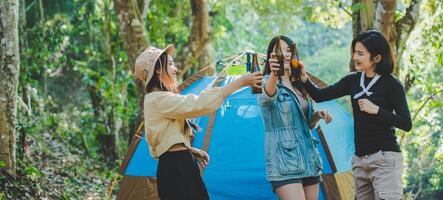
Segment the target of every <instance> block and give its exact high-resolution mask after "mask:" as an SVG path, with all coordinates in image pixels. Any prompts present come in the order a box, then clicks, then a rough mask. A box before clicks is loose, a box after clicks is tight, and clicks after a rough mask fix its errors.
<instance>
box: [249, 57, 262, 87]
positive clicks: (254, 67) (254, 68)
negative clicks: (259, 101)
mask: <svg viewBox="0 0 443 200" xmlns="http://www.w3.org/2000/svg"><path fill="white" fill-rule="evenodd" d="M258 71H260V65H259V64H258V58H257V53H253V54H252V66H251V73H254V72H258ZM258 85H259V86H261V83H260V84H258ZM251 92H252V94H261V93H262V89H261V88H257V87H254V86H251Z"/></svg>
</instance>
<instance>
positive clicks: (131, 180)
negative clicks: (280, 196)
mask: <svg viewBox="0 0 443 200" xmlns="http://www.w3.org/2000/svg"><path fill="white" fill-rule="evenodd" d="M235 78H236V76H228V77H226V78H225V79H224V80H223V82H222V83H221V85H225V84H227V83H229V82H232V81H233V80H235ZM191 79H192V80H190V81H189V80H188V85H189V86H187V87H186V88H184V89H183V88H182V89H183V90H182V92H181V93H182V94H198V93H199V92H200V91H202V90H203V89H205V88H206V87H207V86H208V85H209V84H210V83H211V82H213V81H214V77H202V76H196V77H194V78H191ZM311 79H313V80H314V81H315V82H316V84H317V85H323V86H324V85H325V84H324V83H322V82H321V81H319V80H318V79H317V78H315V77H313V76H311ZM315 108H316V109H326V110H328V111H329V112H330V113H331V114H332V116H333V118H334V119H333V123H330V124H328V125H326V124H324V123H323V122H321V123H320V127H321V128H317V129H315V130H313V135H314V137H316V138H317V139H319V141H321V142H320V143H319V145H318V148H319V151H320V154H321V156H322V160H323V164H324V170H323V173H324V175H323V176H322V178H323V182H322V184H321V187H320V196H319V199H354V195H353V193H354V189H353V181H352V175H351V172H350V170H351V158H352V155H353V153H354V140H353V118H352V116H350V114H349V113H348V112H346V111H345V110H344V109H343V108H342V107H341V106H340V105H339V104H338V103H337V102H335V101H328V102H323V103H319V104H316V105H315ZM196 122H197V124H198V125H199V126H200V127H202V131H201V132H200V133H197V134H196V137H195V140H194V146H196V147H198V148H202V149H204V150H207V151H208V153H209V155H210V157H211V163H210V165H209V166H208V167H207V168H206V169H205V170H204V172H203V178H204V181H205V183H206V186H207V188H208V191H209V193H210V197H211V199H214V200H218V199H248V200H251V199H277V196H276V195H275V194H274V193H273V192H272V190H271V187H270V184H269V182H268V181H266V178H265V165H264V163H265V161H264V142H263V141H264V128H263V123H262V119H261V113H260V108H259V105H258V104H257V98H256V95H253V94H251V91H250V88H249V87H244V88H242V89H240V90H239V91H237V92H235V93H234V94H232V95H230V96H229V97H228V98H226V100H225V101H224V103H223V105H222V106H221V107H220V108H219V109H218V110H217V111H216V113H213V114H211V115H209V116H204V117H200V118H197V119H196ZM147 145H148V144H147V143H146V140H145V137H140V138H139V139H138V142H137V144H136V145H133V147H132V150H130V151H129V153H128V155H127V157H126V159H125V162H124V163H123V164H122V167H121V172H122V173H123V175H124V180H123V182H122V184H121V187H120V191H119V196H120V197H123V196H125V195H126V198H127V197H128V195H129V194H131V193H132V195H135V194H134V192H141V191H140V190H144V197H146V199H157V197H156V189H155V188H156V187H155V175H156V168H157V161H156V160H154V159H152V158H151V156H150V154H149V148H148V146H147ZM125 179H126V180H125ZM136 179H137V180H138V181H139V182H140V181H141V180H140V179H148V180H149V181H145V183H147V184H146V185H144V186H143V187H145V188H144V189H143V187H142V189H140V188H136V187H132V188H131V185H132V186H133V185H134V184H135V182H137V180H136ZM131 190H133V191H131ZM124 193H126V194H124ZM133 197H134V196H133ZM121 199H123V198H121Z"/></svg>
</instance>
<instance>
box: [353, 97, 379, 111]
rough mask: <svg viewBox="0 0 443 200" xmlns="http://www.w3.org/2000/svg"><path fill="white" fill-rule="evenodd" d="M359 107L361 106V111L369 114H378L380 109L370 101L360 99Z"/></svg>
mask: <svg viewBox="0 0 443 200" xmlns="http://www.w3.org/2000/svg"><path fill="white" fill-rule="evenodd" d="M358 105H359V106H360V110H361V111H363V112H366V113H369V114H377V113H378V110H379V107H378V106H377V105H375V104H373V103H372V102H371V101H369V100H368V99H359V100H358Z"/></svg>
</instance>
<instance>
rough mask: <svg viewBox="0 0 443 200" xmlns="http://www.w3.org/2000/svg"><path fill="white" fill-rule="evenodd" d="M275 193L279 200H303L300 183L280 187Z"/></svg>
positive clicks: (303, 195)
mask: <svg viewBox="0 0 443 200" xmlns="http://www.w3.org/2000/svg"><path fill="white" fill-rule="evenodd" d="M275 192H277V195H278V197H279V198H280V200H305V192H304V191H303V186H302V184H301V183H292V184H288V185H283V186H280V187H278V188H277V189H276V190H275Z"/></svg>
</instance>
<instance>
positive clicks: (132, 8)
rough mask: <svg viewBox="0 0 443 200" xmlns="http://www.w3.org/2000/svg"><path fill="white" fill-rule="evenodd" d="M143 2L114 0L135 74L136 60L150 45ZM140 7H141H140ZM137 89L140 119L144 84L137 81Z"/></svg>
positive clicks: (129, 60)
mask: <svg viewBox="0 0 443 200" xmlns="http://www.w3.org/2000/svg"><path fill="white" fill-rule="evenodd" d="M142 2H145V3H148V2H147V1H140V2H137V1H136V0H129V1H127V0H114V10H115V11H116V13H117V19H118V22H119V28H120V32H119V33H120V34H121V36H122V37H123V39H124V44H125V45H124V46H125V50H126V52H127V54H128V65H129V66H130V67H128V68H130V69H131V70H132V72H134V64H135V59H137V56H138V54H139V53H141V52H142V51H143V50H144V49H146V48H147V47H148V45H149V43H148V36H147V34H146V30H145V23H144V20H143V17H142V15H141V13H142V12H143V10H141V9H140V8H144V7H145V6H144V5H143V6H140V4H143V3H142ZM139 6H140V7H139ZM135 82H136V87H137V96H138V102H139V113H138V119H139V120H140V119H142V117H143V98H144V93H145V92H144V91H145V90H144V88H143V83H142V82H141V81H139V80H135Z"/></svg>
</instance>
